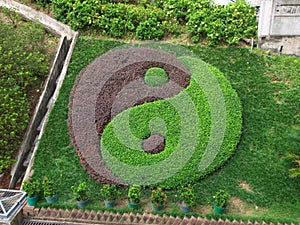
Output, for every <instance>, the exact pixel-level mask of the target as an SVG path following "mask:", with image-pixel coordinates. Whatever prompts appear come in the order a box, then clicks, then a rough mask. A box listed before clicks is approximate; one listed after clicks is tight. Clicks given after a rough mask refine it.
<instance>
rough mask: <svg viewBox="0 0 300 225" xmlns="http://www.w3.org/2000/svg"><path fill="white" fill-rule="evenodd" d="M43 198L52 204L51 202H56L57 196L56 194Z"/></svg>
mask: <svg viewBox="0 0 300 225" xmlns="http://www.w3.org/2000/svg"><path fill="white" fill-rule="evenodd" d="M45 199H46V201H47V203H49V204H53V203H55V202H57V199H58V196H57V194H56V195H54V196H50V197H45Z"/></svg>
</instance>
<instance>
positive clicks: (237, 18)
mask: <svg viewBox="0 0 300 225" xmlns="http://www.w3.org/2000/svg"><path fill="white" fill-rule="evenodd" d="M52 9H53V13H54V16H55V18H56V19H58V20H60V21H62V22H64V23H68V24H69V25H70V26H71V27H72V28H73V29H75V30H82V31H87V30H89V31H90V30H94V31H95V32H96V33H98V34H99V33H100V34H101V35H105V36H109V37H116V38H122V37H134V36H136V38H137V39H141V40H144V39H148V40H149V39H150V40H160V39H162V38H163V37H167V36H169V35H174V36H177V35H179V34H183V33H187V34H188V35H189V36H190V37H191V38H192V40H193V41H194V42H198V41H199V40H200V39H206V40H207V42H208V44H209V45H215V44H218V43H220V42H227V43H228V44H230V45H231V44H236V43H238V42H239V41H240V40H241V39H242V38H245V37H248V38H250V37H255V36H256V32H257V21H256V9H255V8H254V7H251V6H250V5H249V4H248V3H247V2H246V1H238V2H237V3H230V4H228V5H227V6H226V7H224V6H220V5H215V4H213V3H212V1H210V0H182V1H177V0H167V1H161V0H154V1H117V2H115V1H104V0H102V1H99V0H90V1H83V0H72V1H69V0H52Z"/></svg>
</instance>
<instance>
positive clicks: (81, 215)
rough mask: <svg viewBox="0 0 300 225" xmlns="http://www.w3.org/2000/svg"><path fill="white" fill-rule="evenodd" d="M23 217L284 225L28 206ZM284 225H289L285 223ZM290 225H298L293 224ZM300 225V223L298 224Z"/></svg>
mask: <svg viewBox="0 0 300 225" xmlns="http://www.w3.org/2000/svg"><path fill="white" fill-rule="evenodd" d="M23 217H24V219H27V220H41V221H44V220H47V221H60V222H64V223H69V222H72V223H83V224H87V223H88V224H99V225H100V224H103V223H105V224H114V225H118V224H128V225H129V224H131V225H138V224H167V225H171V224H174V225H175V224H176V225H193V224H194V225H283V224H281V223H266V222H262V223H259V222H257V221H255V222H252V221H249V220H248V221H247V222H244V221H242V220H240V221H237V220H233V221H230V220H228V219H226V220H222V219H219V220H215V219H207V218H201V217H197V218H196V217H194V216H191V217H190V218H188V217H186V216H185V217H184V218H180V217H179V216H177V217H174V216H167V215H165V214H164V215H163V216H160V215H155V214H152V213H150V214H146V213H144V214H139V213H137V214H133V213H132V212H130V213H123V214H120V213H113V212H107V211H104V212H101V211H97V212H96V211H94V210H91V211H90V210H81V209H72V210H71V211H70V210H68V209H66V210H63V209H52V208H35V207H34V206H28V205H27V204H26V205H25V207H24V208H23ZM284 225H288V224H287V223H285V224H284ZM290 225H296V224H294V223H291V224H290ZM298 225H300V223H299V224H298Z"/></svg>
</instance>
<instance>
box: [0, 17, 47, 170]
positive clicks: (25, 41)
mask: <svg viewBox="0 0 300 225" xmlns="http://www.w3.org/2000/svg"><path fill="white" fill-rule="evenodd" d="M4 12H5V13H6V14H7V15H8V16H9V18H10V20H11V22H12V24H5V23H3V22H2V20H0V40H1V41H0V52H1V58H0V98H1V104H0V149H1V152H0V173H1V172H2V171H3V170H4V169H5V168H8V167H9V166H10V164H11V163H12V161H13V160H12V157H11V156H12V153H13V152H14V151H16V150H17V149H18V148H19V146H20V144H21V141H22V136H23V133H24V131H25V129H26V126H27V124H28V121H29V112H30V98H31V95H32V91H31V90H32V89H33V88H36V86H39V79H41V78H44V77H46V75H47V72H48V66H49V65H48V62H49V59H48V58H47V55H46V52H45V46H43V42H44V35H45V31H44V29H43V28H42V27H41V26H38V25H35V24H33V23H19V22H18V23H17V22H16V21H17V20H18V17H17V16H16V15H15V14H13V13H12V12H9V11H4Z"/></svg>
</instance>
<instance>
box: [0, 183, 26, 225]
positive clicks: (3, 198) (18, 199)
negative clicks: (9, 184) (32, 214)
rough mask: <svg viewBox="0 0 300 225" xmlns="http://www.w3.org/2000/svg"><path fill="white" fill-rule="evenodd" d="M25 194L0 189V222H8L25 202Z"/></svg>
mask: <svg viewBox="0 0 300 225" xmlns="http://www.w3.org/2000/svg"><path fill="white" fill-rule="evenodd" d="M25 196H26V193H25V192H23V191H18V190H8V189H0V221H1V220H8V219H10V217H11V216H12V215H13V212H15V211H16V210H17V209H19V208H20V207H21V206H22V205H23V203H24V201H25Z"/></svg>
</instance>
